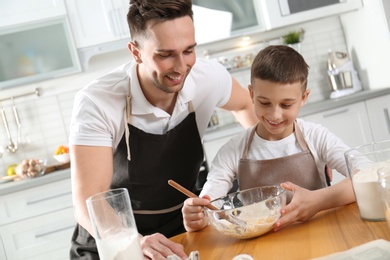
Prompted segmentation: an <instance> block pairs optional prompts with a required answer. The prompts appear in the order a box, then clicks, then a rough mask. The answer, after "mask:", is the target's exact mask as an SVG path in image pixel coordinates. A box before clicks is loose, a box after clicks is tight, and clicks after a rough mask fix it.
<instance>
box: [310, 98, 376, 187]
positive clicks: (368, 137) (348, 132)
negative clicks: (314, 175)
mask: <svg viewBox="0 0 390 260" xmlns="http://www.w3.org/2000/svg"><path fill="white" fill-rule="evenodd" d="M304 119H305V120H306V121H309V122H314V123H319V124H321V125H323V126H325V127H326V128H328V129H329V130H330V131H331V132H332V133H334V134H335V135H337V136H338V137H339V138H341V139H342V140H343V141H344V143H345V144H347V145H348V146H350V147H355V146H359V145H363V144H366V143H370V142H372V141H373V137H372V133H371V129H370V121H369V119H368V115H367V111H366V106H365V103H364V102H359V103H355V104H351V105H348V106H343V107H339V108H335V109H332V110H327V111H325V112H320V113H316V114H312V115H308V116H305V117H304ZM344 178H345V177H344V176H342V175H341V174H340V173H338V172H337V171H335V170H334V171H333V181H332V183H333V184H334V183H336V182H339V181H340V180H342V179H344Z"/></svg>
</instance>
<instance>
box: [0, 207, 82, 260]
mask: <svg viewBox="0 0 390 260" xmlns="http://www.w3.org/2000/svg"><path fill="white" fill-rule="evenodd" d="M75 224H76V221H75V219H74V216H73V207H71V208H66V209H62V210H59V211H55V212H52V213H49V214H45V215H40V216H36V217H33V218H29V219H26V220H22V221H18V222H15V223H12V224H8V225H5V226H1V227H0V235H1V236H2V240H3V244H4V248H5V253H6V256H7V258H8V259H12V260H19V259H37V260H38V259H69V250H70V245H71V244H70V243H71V242H70V241H71V237H72V234H73V230H74V227H75Z"/></svg>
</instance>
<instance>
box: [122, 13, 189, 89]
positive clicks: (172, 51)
mask: <svg viewBox="0 0 390 260" xmlns="http://www.w3.org/2000/svg"><path fill="white" fill-rule="evenodd" d="M140 45H141V46H138V47H134V46H133V48H136V49H137V50H136V52H134V51H132V48H131V47H130V50H131V51H132V53H133V56H134V58H135V60H136V61H137V63H138V64H139V70H138V75H139V79H140V83H141V87H142V88H143V90H144V91H145V89H149V90H151V88H154V87H155V88H157V89H159V90H161V91H163V92H165V93H176V92H178V91H180V90H181V89H182V88H183V84H184V80H185V79H186V77H187V75H188V74H189V72H190V70H191V68H192V66H193V65H194V64H195V60H196V56H195V46H196V42H195V30H194V23H193V21H192V20H191V18H190V17H189V16H185V17H181V18H177V19H174V20H168V21H164V22H161V23H156V24H149V25H148V29H147V36H146V37H145V38H144V39H143V40H142V42H141V43H140Z"/></svg>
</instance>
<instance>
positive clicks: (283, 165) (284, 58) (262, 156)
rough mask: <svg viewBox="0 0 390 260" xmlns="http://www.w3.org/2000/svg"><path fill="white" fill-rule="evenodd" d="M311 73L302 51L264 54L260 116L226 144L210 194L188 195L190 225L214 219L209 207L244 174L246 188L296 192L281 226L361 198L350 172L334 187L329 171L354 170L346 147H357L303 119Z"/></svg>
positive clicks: (254, 73)
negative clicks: (329, 182) (348, 164)
mask: <svg viewBox="0 0 390 260" xmlns="http://www.w3.org/2000/svg"><path fill="white" fill-rule="evenodd" d="M307 76H308V65H307V64H306V62H305V60H304V59H303V57H302V56H301V55H300V54H299V53H298V52H296V51H295V50H294V49H292V48H290V47H288V46H285V45H276V46H269V47H267V48H265V49H263V50H262V51H260V52H259V54H258V55H257V56H256V58H255V60H254V61H253V64H252V67H251V84H250V85H249V86H248V88H249V92H250V95H251V98H252V102H253V104H254V107H255V114H256V116H257V118H258V120H259V122H258V124H257V125H256V126H254V127H251V128H249V129H247V130H246V131H245V132H243V133H242V134H241V135H238V136H236V137H233V138H232V139H231V140H230V141H229V142H228V143H226V144H225V145H224V146H223V147H222V148H221V149H220V151H219V152H218V154H217V155H216V157H215V159H214V160H213V164H212V167H211V171H210V173H209V175H208V177H207V182H206V183H205V185H204V187H203V190H202V192H201V194H200V196H201V197H202V198H201V199H187V200H186V201H185V204H184V207H183V209H182V213H183V219H184V226H185V228H186V230H187V231H196V230H199V229H201V228H203V227H205V226H206V225H207V223H208V220H207V217H205V215H204V213H203V209H202V206H205V205H207V204H208V203H209V199H215V198H218V197H220V196H223V195H226V193H227V192H228V191H229V190H230V188H231V187H232V183H233V181H234V179H236V178H237V180H238V183H239V188H240V190H244V189H248V188H252V187H257V186H264V185H272V184H281V186H282V187H283V188H284V189H286V190H287V191H288V202H289V201H291V202H290V203H289V204H288V205H287V206H285V207H284V208H283V209H282V210H281V214H282V217H281V218H280V219H279V220H278V221H277V222H276V223H275V228H274V230H275V231H276V230H278V229H280V228H282V227H285V226H287V225H288V224H290V223H293V222H295V221H306V220H308V219H310V218H311V217H312V216H314V215H315V214H316V213H317V212H319V211H321V210H325V209H329V208H333V207H338V206H342V205H346V204H349V203H352V202H354V201H355V197H354V193H353V189H352V185H351V182H350V180H349V179H348V178H346V179H344V180H343V181H341V182H339V183H337V184H336V185H334V186H330V187H327V184H326V177H325V175H324V173H323V169H324V168H325V165H328V166H329V167H330V168H332V169H336V170H337V171H339V172H340V173H342V174H343V175H345V176H347V167H346V163H345V159H344V152H345V151H346V150H348V149H349V147H348V146H347V145H345V144H344V143H343V142H342V140H340V139H339V138H338V137H336V136H335V135H334V134H332V133H331V132H329V131H328V130H327V129H326V128H324V127H322V126H321V125H318V124H314V123H309V122H305V121H304V120H302V119H297V117H298V114H299V111H300V109H301V107H302V106H303V105H304V104H305V103H306V100H307V98H308V96H309V93H310V90H308V89H306V87H307Z"/></svg>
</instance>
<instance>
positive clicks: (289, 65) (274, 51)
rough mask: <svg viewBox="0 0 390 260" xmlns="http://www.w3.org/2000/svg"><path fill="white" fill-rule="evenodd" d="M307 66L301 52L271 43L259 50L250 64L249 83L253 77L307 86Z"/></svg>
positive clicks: (252, 80) (304, 87)
mask: <svg viewBox="0 0 390 260" xmlns="http://www.w3.org/2000/svg"><path fill="white" fill-rule="evenodd" d="M308 68H309V66H308V65H307V64H306V62H305V60H304V58H303V57H302V55H301V54H299V53H298V52H297V51H295V50H294V49H293V48H291V47H288V46H286V45H271V46H268V47H266V48H264V49H263V50H261V51H260V52H259V53H258V54H257V55H256V57H255V59H254V60H253V63H252V66H251V84H252V85H253V82H254V79H256V78H258V79H262V80H269V81H272V82H278V83H279V82H280V83H284V84H286V83H289V84H292V83H295V82H300V83H301V84H302V85H304V86H303V89H306V86H307V81H306V80H307V76H308V73H309V70H308Z"/></svg>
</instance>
